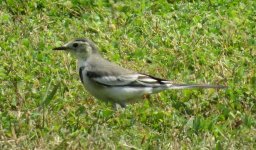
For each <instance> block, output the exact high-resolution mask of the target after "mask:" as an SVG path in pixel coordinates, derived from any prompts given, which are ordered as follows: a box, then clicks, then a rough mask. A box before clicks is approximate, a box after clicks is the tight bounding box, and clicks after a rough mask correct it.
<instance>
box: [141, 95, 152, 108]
mask: <svg viewBox="0 0 256 150" xmlns="http://www.w3.org/2000/svg"><path fill="white" fill-rule="evenodd" d="M143 99H144V100H148V102H149V105H150V106H151V105H152V104H153V103H152V100H151V96H150V95H149V94H144V95H143Z"/></svg>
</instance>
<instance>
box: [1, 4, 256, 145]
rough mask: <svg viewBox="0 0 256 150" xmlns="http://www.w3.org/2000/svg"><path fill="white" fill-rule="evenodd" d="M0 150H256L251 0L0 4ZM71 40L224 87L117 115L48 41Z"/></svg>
mask: <svg viewBox="0 0 256 150" xmlns="http://www.w3.org/2000/svg"><path fill="white" fill-rule="evenodd" d="M0 24H1V28H0V41H1V42H0V64H1V65H0V149H255V148H256V106H255V103H256V92H255V91H256V67H255V66H256V36H255V35H256V2H255V1H253V0H248V1H241V2H240V1H228V0H223V1H219V0H209V1H207V2H204V1H201V2H200V1H197V2H193V1H190V2H185V1H180V2H176V1H173V0H167V1H164V0H157V1H154V2H150V1H148V0H142V1H138V2H136V1H134V2H131V1H128V0H124V1H117V2H115V1H114V0H96V1H93V0H88V1H83V0H71V1H64V0H62V1H57V2H55V1H50V0H42V1H38V0H31V1H27V0H26V1H21V0H17V1H14V0H3V1H0ZM78 37H86V38H89V39H91V40H92V41H94V42H95V43H96V44H97V45H98V47H99V49H100V51H101V54H102V55H103V56H104V57H105V58H107V59H109V60H111V61H112V62H115V63H117V64H119V65H121V66H123V67H125V68H129V69H131V70H135V71H138V72H142V73H146V74H150V75H153V76H156V77H160V78H168V79H170V80H173V81H175V82H178V83H208V84H219V85H227V86H228V88H227V89H226V90H213V89H204V90H170V91H165V92H162V93H159V94H155V95H152V97H150V98H149V99H144V100H141V101H140V102H138V103H135V104H131V105H129V106H128V107H127V108H126V109H125V110H119V111H114V110H113V109H112V107H111V104H107V103H104V102H101V101H98V100H96V99H94V98H93V97H92V96H91V95H90V94H89V93H87V92H86V90H85V89H84V87H83V85H82V84H81V82H80V80H79V74H78V72H77V67H76V59H75V58H74V57H73V56H71V55H69V54H67V53H64V52H56V51H53V50H52V48H53V47H57V46H61V45H62V44H64V43H66V42H68V41H70V40H72V39H74V38H78Z"/></svg>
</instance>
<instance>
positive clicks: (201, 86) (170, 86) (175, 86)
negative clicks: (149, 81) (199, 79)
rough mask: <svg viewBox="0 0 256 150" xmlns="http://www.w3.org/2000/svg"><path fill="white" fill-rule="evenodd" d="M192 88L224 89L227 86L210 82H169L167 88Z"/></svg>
mask: <svg viewBox="0 0 256 150" xmlns="http://www.w3.org/2000/svg"><path fill="white" fill-rule="evenodd" d="M193 88H203V89H209V88H212V89H224V88H227V86H224V85H210V84H169V85H168V89H193Z"/></svg>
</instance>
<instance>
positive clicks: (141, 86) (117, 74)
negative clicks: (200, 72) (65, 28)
mask: <svg viewBox="0 0 256 150" xmlns="http://www.w3.org/2000/svg"><path fill="white" fill-rule="evenodd" d="M53 50H65V51H68V52H70V53H73V54H74V55H75V56H76V57H77V59H78V68H79V76H80V79H81V81H82V83H83V85H84V87H85V88H86V89H87V90H88V92H89V93H91V94H92V95H93V96H94V97H96V98H97V99H100V100H103V101H106V102H112V104H114V106H116V104H119V105H120V106H121V107H125V106H126V104H127V103H129V102H132V101H134V100H136V99H138V98H142V97H143V96H144V95H147V94H152V93H158V92H161V91H163V90H167V89H189V88H215V89H220V88H225V86H221V85H208V84H176V83H173V82H172V81H169V80H165V79H160V78H156V77H153V76H150V75H146V74H141V73H137V72H134V71H131V70H128V69H125V68H122V67H121V66H118V65H116V64H114V63H111V62H109V61H108V60H106V59H104V58H103V57H102V56H101V55H100V53H99V51H98V48H97V46H96V45H95V44H94V43H93V42H92V41H90V40H88V39H85V38H81V39H76V40H73V41H71V42H69V43H67V44H65V45H64V46H62V47H56V48H54V49H53Z"/></svg>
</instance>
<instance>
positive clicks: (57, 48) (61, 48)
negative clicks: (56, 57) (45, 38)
mask: <svg viewBox="0 0 256 150" xmlns="http://www.w3.org/2000/svg"><path fill="white" fill-rule="evenodd" d="M68 49H69V48H68V47H65V46H61V47H55V48H53V49H52V50H68Z"/></svg>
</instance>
